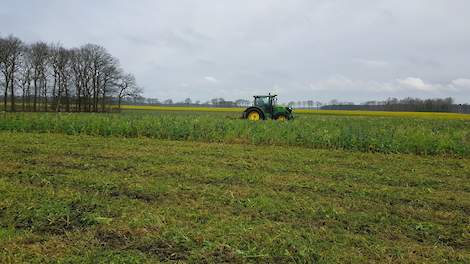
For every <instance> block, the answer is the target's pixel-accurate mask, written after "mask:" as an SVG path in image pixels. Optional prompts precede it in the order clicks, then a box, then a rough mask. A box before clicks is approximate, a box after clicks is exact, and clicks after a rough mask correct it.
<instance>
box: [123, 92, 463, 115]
mask: <svg viewBox="0 0 470 264" xmlns="http://www.w3.org/2000/svg"><path fill="white" fill-rule="evenodd" d="M122 103H123V104H128V105H164V106H194V107H197V106H200V107H247V106H250V105H251V103H252V102H251V101H250V100H246V99H238V100H235V101H229V100H225V99H223V98H214V99H211V100H209V101H205V102H201V101H193V100H191V99H190V98H186V99H185V100H184V101H179V102H174V101H173V100H172V99H166V100H163V101H160V100H159V99H155V98H145V97H142V96H137V97H129V98H125V99H123V101H122ZM284 105H289V106H292V107H294V108H297V109H322V110H368V111H406V112H452V113H470V105H469V104H456V103H455V102H454V99H453V98H451V97H447V98H433V99H419V98H411V97H407V98H404V99H397V98H388V99H387V100H384V101H367V102H364V103H361V104H355V103H353V102H340V101H338V100H331V101H330V102H328V103H322V102H319V101H314V100H304V101H291V102H289V103H287V104H284Z"/></svg>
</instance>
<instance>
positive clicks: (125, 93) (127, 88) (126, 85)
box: [118, 73, 142, 109]
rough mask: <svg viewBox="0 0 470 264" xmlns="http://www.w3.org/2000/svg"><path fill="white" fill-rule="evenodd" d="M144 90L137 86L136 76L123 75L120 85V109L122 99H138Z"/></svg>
mask: <svg viewBox="0 0 470 264" xmlns="http://www.w3.org/2000/svg"><path fill="white" fill-rule="evenodd" d="M141 93H142V89H141V88H140V87H138V86H137V84H136V81H135V77H134V75H132V74H130V73H127V74H123V75H122V77H121V79H120V81H119V85H118V107H119V109H121V102H122V99H123V98H125V97H137V96H139V95H140V94H141Z"/></svg>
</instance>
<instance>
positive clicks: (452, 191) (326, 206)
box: [0, 110, 470, 263]
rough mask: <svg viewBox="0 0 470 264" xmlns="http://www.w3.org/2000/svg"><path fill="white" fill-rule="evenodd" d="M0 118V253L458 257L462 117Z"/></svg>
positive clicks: (466, 227)
mask: <svg viewBox="0 0 470 264" xmlns="http://www.w3.org/2000/svg"><path fill="white" fill-rule="evenodd" d="M237 117H238V113H236V112H234V113H231V112H217V113H208V112H194V111H191V112H184V111H175V112H173V111H148V110H147V111H136V110H135V111H128V112H124V113H121V114H59V115H57V114H51V113H49V114H47V113H46V114H44V113H38V114H31V113H28V114H26V113H25V114H22V113H18V114H2V115H1V117H0V145H1V148H0V171H1V172H2V173H1V174H0V249H1V250H0V262H2V263H9V262H15V261H16V262H33V263H34V262H36V263H39V262H81V263H96V262H114V263H122V262H124V263H153V262H209V263H214V262H215V263H220V262H235V263H258V262H284V263H292V262H297V263H312V262H315V263H345V262H346V263H443V262H448V263H468V262H469V261H470V220H469V219H470V181H469V180H470V155H469V144H470V141H469V134H468V133H469V130H470V124H469V121H466V120H465V119H461V118H459V119H455V118H446V119H443V118H440V117H439V118H429V117H423V118H418V117H409V116H408V117H406V116H401V117H391V116H390V117H384V116H375V117H374V116H352V115H347V116H339V115H317V114H315V115H309V114H299V115H298V116H297V118H296V120H294V121H293V122H285V123H277V122H272V121H266V122H259V123H252V122H246V121H244V120H239V119H237Z"/></svg>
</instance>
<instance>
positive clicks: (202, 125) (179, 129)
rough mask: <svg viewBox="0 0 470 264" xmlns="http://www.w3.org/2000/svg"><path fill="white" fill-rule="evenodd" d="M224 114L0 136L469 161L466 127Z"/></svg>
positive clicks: (84, 122) (83, 123)
mask: <svg viewBox="0 0 470 264" xmlns="http://www.w3.org/2000/svg"><path fill="white" fill-rule="evenodd" d="M226 115H229V114H227V113H218V114H217V113H199V114H197V113H192V114H189V113H180V114H178V113H171V112H170V113H169V112H166V113H162V112H154V114H147V113H143V112H142V113H141V112H134V113H132V112H131V113H126V114H106V115H103V114H66V113H63V114H52V113H50V114H46V113H42V114H22V113H17V114H4V115H2V116H1V117H0V130H8V131H22V132H47V133H65V134H88V135H100V136H120V137H149V138H156V139H169V140H190V141H203V142H225V143H244V144H257V145H285V146H302V147H307V148H323V149H344V150H354V151H361V152H380V153H412V154H420V155H436V154H440V155H458V156H470V122H469V121H464V120H443V119H429V118H427V119H417V118H405V117H404V118H400V117H357V116H356V117H352V116H350V117H346V116H322V115H300V116H299V117H298V118H297V119H296V120H294V121H293V122H286V123H282V122H281V123H280V122H275V121H265V122H258V123H253V122H248V121H245V120H238V119H236V118H235V117H236V114H232V116H226Z"/></svg>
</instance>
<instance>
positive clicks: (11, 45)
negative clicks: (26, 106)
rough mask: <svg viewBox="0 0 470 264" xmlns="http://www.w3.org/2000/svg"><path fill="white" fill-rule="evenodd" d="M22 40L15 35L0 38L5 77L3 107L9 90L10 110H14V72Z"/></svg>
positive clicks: (16, 70)
mask: <svg viewBox="0 0 470 264" xmlns="http://www.w3.org/2000/svg"><path fill="white" fill-rule="evenodd" d="M22 49H23V42H22V41H21V40H20V39H19V38H16V37H13V36H9V37H7V38H2V39H0V50H1V52H0V63H1V64H2V67H1V69H2V73H3V76H4V79H5V91H4V109H5V110H6V109H7V104H8V102H7V101H8V90H10V100H11V111H15V110H16V109H15V74H16V73H17V72H18V69H19V65H20V55H21V52H22Z"/></svg>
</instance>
